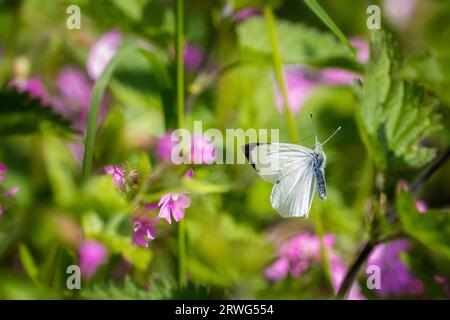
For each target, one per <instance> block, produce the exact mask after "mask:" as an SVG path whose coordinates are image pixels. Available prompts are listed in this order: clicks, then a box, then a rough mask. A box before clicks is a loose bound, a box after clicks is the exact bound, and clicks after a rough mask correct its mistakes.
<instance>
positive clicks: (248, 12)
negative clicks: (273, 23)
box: [233, 6, 263, 22]
mask: <svg viewBox="0 0 450 320" xmlns="http://www.w3.org/2000/svg"><path fill="white" fill-rule="evenodd" d="M262 14H263V11H262V9H261V8H260V7H257V6H253V7H245V8H242V9H240V10H239V11H237V12H236V13H235V14H234V15H233V20H234V21H236V22H241V21H244V20H247V19H248V18H251V17H254V16H260V15H262Z"/></svg>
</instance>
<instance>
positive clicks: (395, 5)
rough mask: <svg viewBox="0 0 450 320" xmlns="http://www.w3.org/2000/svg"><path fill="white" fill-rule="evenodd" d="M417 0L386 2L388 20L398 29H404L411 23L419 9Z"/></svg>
mask: <svg viewBox="0 0 450 320" xmlns="http://www.w3.org/2000/svg"><path fill="white" fill-rule="evenodd" d="M417 4H418V1H417V0H384V2H383V9H384V13H385V15H386V18H387V19H388V20H389V21H390V22H391V23H392V24H393V25H394V26H395V27H397V28H398V29H404V28H405V27H406V26H408V24H409V23H410V22H411V19H412V17H413V15H414V12H415V11H416V9H417Z"/></svg>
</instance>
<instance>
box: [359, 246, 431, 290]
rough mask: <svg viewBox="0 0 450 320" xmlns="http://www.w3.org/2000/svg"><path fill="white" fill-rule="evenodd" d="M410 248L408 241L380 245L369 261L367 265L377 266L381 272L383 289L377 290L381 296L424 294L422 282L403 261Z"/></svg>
mask: <svg viewBox="0 0 450 320" xmlns="http://www.w3.org/2000/svg"><path fill="white" fill-rule="evenodd" d="M408 248H409V242H408V241H407V240H396V241H393V242H391V243H388V244H380V245H378V246H377V247H376V248H375V250H374V251H373V252H372V254H371V255H370V256H369V258H368V259H367V265H376V266H378V267H379V268H380V270H381V288H380V289H377V290H376V291H377V293H378V294H379V295H382V296H391V295H393V296H403V295H418V294H420V293H422V292H423V289H424V288H423V284H422V282H421V281H420V280H419V279H417V278H416V277H414V275H413V274H412V273H411V271H410V270H409V269H408V267H407V266H406V264H405V263H404V262H403V261H402V260H401V254H402V253H403V252H405V251H407V250H408Z"/></svg>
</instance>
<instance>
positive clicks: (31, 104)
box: [0, 89, 72, 138]
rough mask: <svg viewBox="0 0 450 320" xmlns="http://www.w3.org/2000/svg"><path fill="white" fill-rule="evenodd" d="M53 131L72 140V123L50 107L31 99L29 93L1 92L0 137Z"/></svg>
mask: <svg viewBox="0 0 450 320" xmlns="http://www.w3.org/2000/svg"><path fill="white" fill-rule="evenodd" d="M48 128H49V129H52V130H53V131H54V132H55V133H56V134H58V135H59V136H62V137H66V138H70V136H71V134H72V130H71V129H70V121H68V120H66V119H64V118H63V117H61V116H60V115H58V114H57V113H55V112H54V111H53V109H52V108H51V107H50V106H45V105H42V103H41V102H40V101H39V100H37V99H34V98H32V97H30V96H29V95H28V93H19V92H16V91H14V90H3V89H2V90H0V135H11V134H35V133H42V132H48V131H49V130H47V129H48Z"/></svg>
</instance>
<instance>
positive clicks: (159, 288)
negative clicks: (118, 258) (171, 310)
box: [81, 276, 229, 300]
mask: <svg viewBox="0 0 450 320" xmlns="http://www.w3.org/2000/svg"><path fill="white" fill-rule="evenodd" d="M81 297H82V298H84V299H92V300H168V299H177V300H180V299H181V300H186V299H188V300H204V299H225V298H228V297H229V293H228V292H227V291H226V290H224V289H222V288H218V287H212V286H205V285H201V284H195V285H194V284H191V283H189V284H188V285H187V286H186V287H185V288H182V289H179V288H178V286H177V283H176V281H175V280H174V279H172V278H169V277H164V278H162V277H159V276H152V277H151V278H149V279H148V283H146V284H145V285H139V284H137V283H135V282H133V281H132V280H131V279H130V277H126V278H125V280H124V282H123V283H117V282H116V283H115V282H112V281H110V282H108V283H107V284H106V285H105V284H95V285H94V286H93V287H91V288H87V289H83V290H82V292H81Z"/></svg>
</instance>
